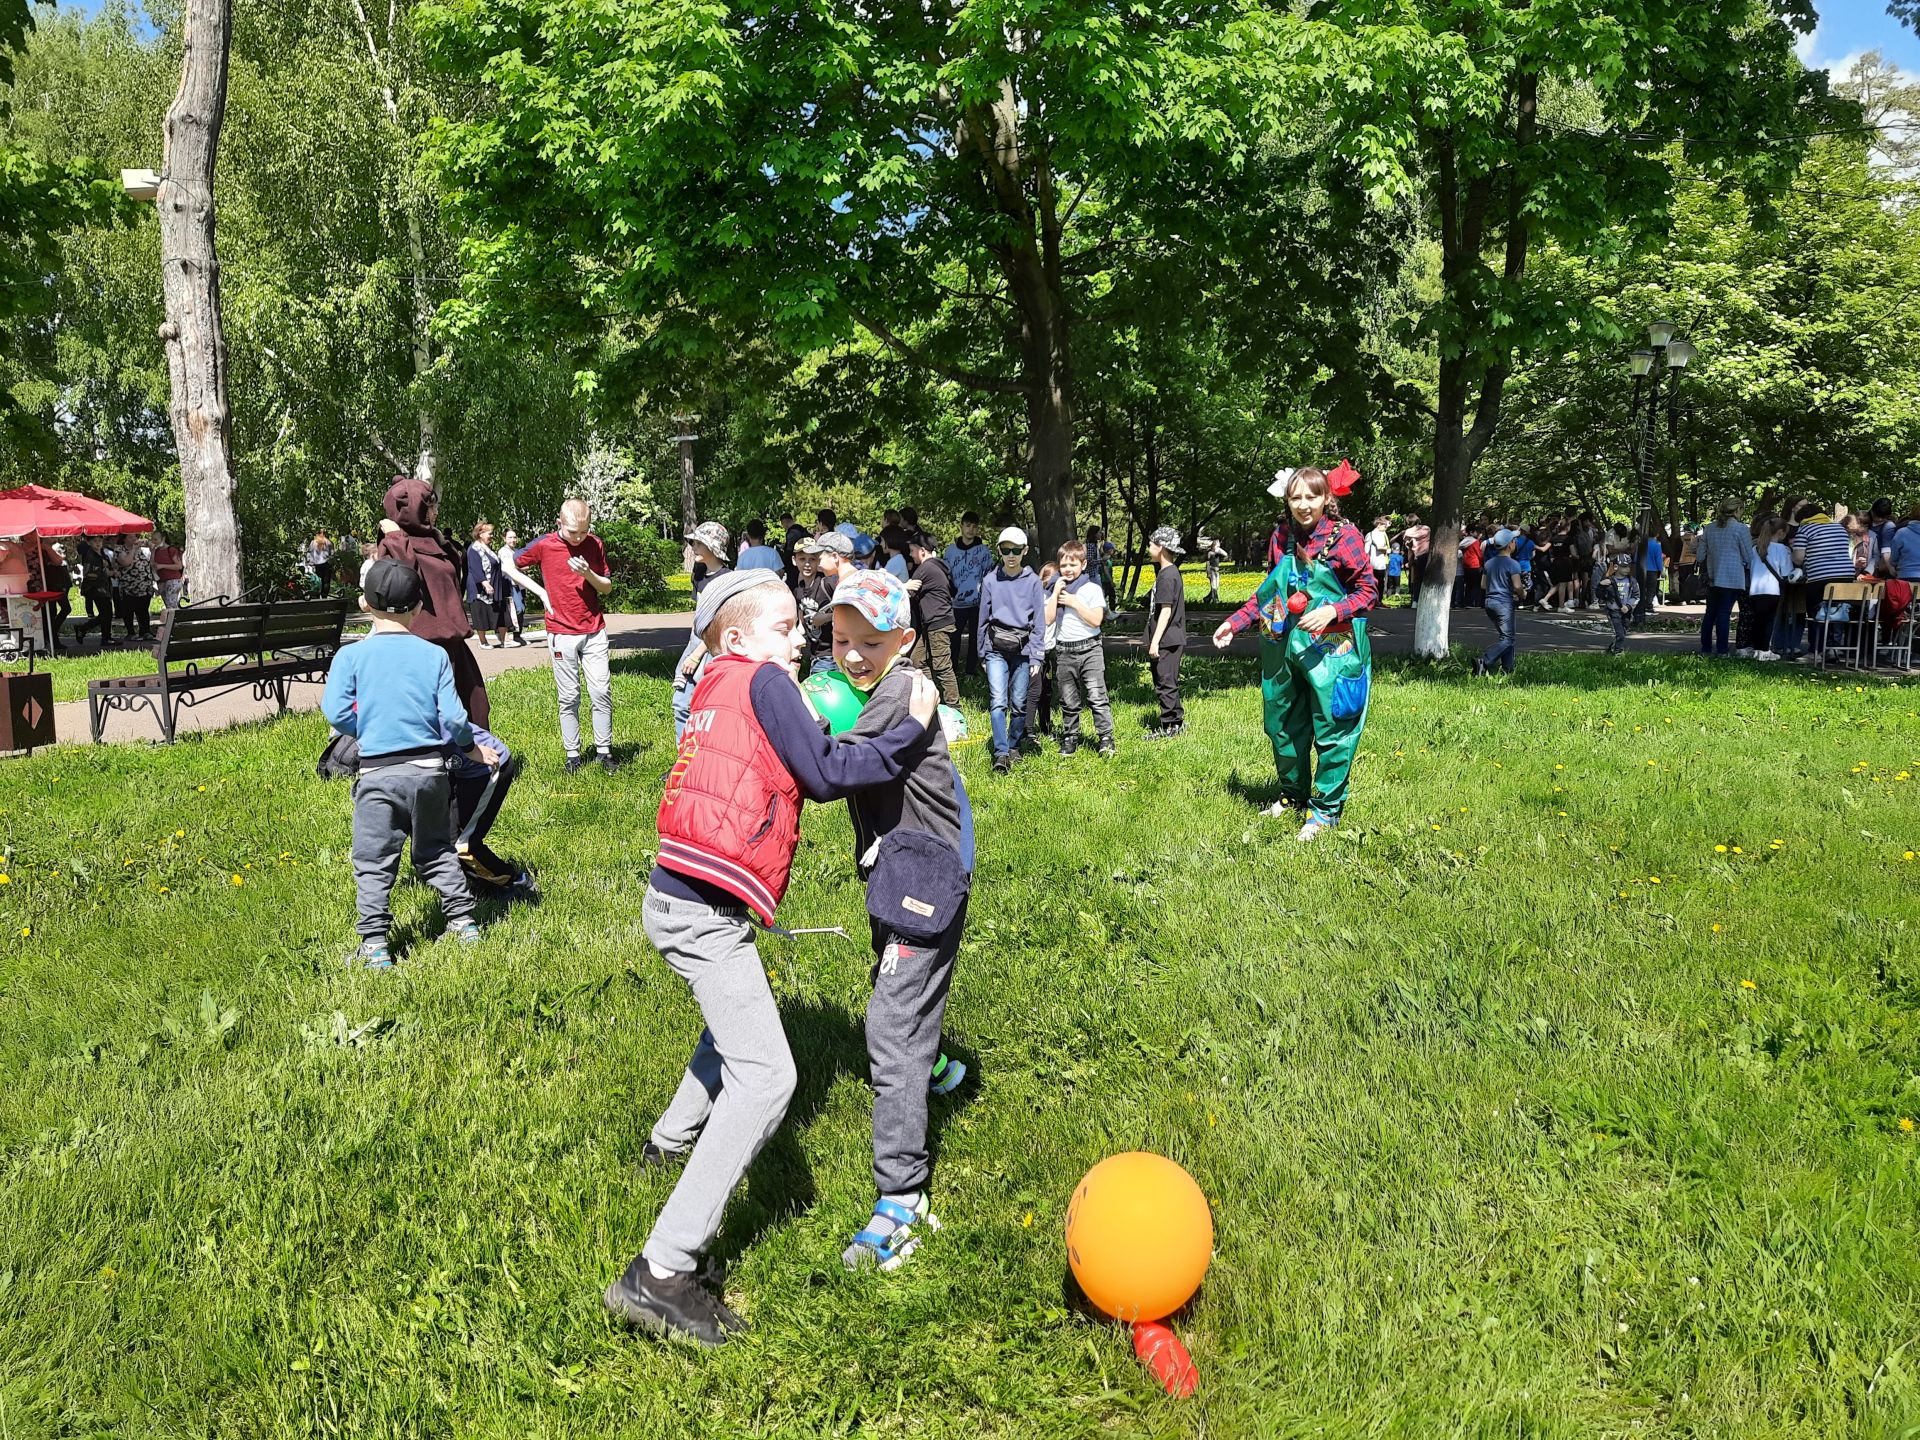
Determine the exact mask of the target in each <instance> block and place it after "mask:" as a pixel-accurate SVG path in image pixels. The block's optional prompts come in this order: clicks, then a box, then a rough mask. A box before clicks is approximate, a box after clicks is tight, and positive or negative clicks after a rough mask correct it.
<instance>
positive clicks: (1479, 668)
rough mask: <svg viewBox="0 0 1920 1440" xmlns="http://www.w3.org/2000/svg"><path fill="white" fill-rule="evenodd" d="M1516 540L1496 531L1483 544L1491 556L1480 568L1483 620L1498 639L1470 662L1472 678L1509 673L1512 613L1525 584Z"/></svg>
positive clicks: (1503, 532) (1510, 665)
mask: <svg viewBox="0 0 1920 1440" xmlns="http://www.w3.org/2000/svg"><path fill="white" fill-rule="evenodd" d="M1519 539H1520V537H1519V536H1518V535H1516V534H1514V533H1513V531H1511V530H1496V531H1495V532H1494V535H1493V538H1492V539H1491V540H1489V541H1488V542H1487V544H1486V549H1488V550H1491V551H1492V552H1493V554H1492V555H1491V556H1490V557H1489V558H1488V559H1487V561H1486V562H1485V564H1484V565H1483V566H1482V567H1481V570H1482V574H1484V575H1485V577H1486V582H1487V619H1489V620H1491V621H1492V622H1493V628H1494V629H1495V630H1496V631H1498V632H1499V637H1498V638H1497V639H1496V640H1495V641H1494V642H1493V644H1492V645H1490V646H1488V647H1487V653H1486V654H1484V655H1482V656H1481V657H1480V658H1479V659H1478V660H1476V661H1474V662H1473V673H1474V674H1475V675H1491V674H1492V673H1493V672H1494V671H1495V670H1496V669H1497V670H1500V671H1502V672H1503V673H1505V674H1508V675H1511V674H1512V673H1513V663H1514V640H1513V612H1514V609H1515V607H1517V606H1518V605H1519V604H1520V603H1521V597H1522V596H1523V595H1525V593H1526V590H1525V586H1526V583H1527V572H1526V570H1525V569H1524V568H1523V567H1522V566H1521V564H1520V562H1519V560H1517V559H1515V558H1514V553H1513V551H1514V546H1515V544H1516V543H1517V542H1518V541H1519ZM1483 553H1484V552H1483Z"/></svg>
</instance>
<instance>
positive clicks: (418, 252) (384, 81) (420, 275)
mask: <svg viewBox="0 0 1920 1440" xmlns="http://www.w3.org/2000/svg"><path fill="white" fill-rule="evenodd" d="M353 15H354V19H355V20H357V21H359V23H360V35H361V38H362V39H364V40H365V41H366V42H367V57H368V58H369V59H370V60H372V61H373V74H374V79H375V80H376V81H377V82H378V84H379V86H380V103H381V106H382V108H383V109H385V111H386V112H387V121H388V123H389V124H391V125H392V126H393V129H394V134H395V135H397V136H398V137H399V141H400V153H401V155H402V156H403V157H406V158H407V160H408V163H409V165H410V164H411V158H412V147H411V145H409V144H408V138H409V137H408V135H407V128H406V126H405V125H404V124H403V123H402V121H401V116H400V97H399V94H398V92H397V91H396V90H395V89H394V80H393V74H392V68H393V67H392V66H391V64H389V62H388V60H387V59H386V58H384V57H383V56H382V55H381V53H380V42H379V39H378V37H377V36H375V34H374V33H373V22H372V21H371V20H370V19H368V17H367V9H366V6H365V5H364V4H362V3H361V0H353ZM398 24H399V17H398V15H397V13H396V11H395V8H394V6H393V5H392V4H391V3H390V4H389V5H388V7H387V47H388V53H389V55H390V54H391V53H392V48H393V45H394V32H395V29H396V27H397V26H398ZM411 180H412V176H411V174H403V175H402V176H401V177H400V194H399V197H398V198H399V201H400V208H401V209H402V210H403V211H405V212H406V217H407V261H408V264H409V265H410V266H411V269H412V276H413V381H414V385H415V387H416V392H417V393H416V396H415V401H414V415H415V418H416V420H417V422H418V425H419V449H418V450H417V451H416V452H415V454H414V460H413V478H414V479H416V480H420V481H424V482H425V483H426V484H429V485H431V484H433V483H434V473H435V471H436V469H437V468H438V450H439V431H438V427H437V425H436V423H435V421H434V416H433V409H432V407H431V406H430V405H429V404H428V403H427V398H426V395H425V394H424V390H423V388H422V387H424V386H425V384H426V379H427V373H428V372H429V371H430V370H432V368H433V297H432V295H431V294H430V293H429V292H428V289H427V246H426V239H425V235H424V232H423V231H422V228H421V225H420V199H419V196H418V195H417V194H415V193H414V190H413V186H412V184H411Z"/></svg>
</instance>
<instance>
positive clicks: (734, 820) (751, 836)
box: [656, 655, 800, 925]
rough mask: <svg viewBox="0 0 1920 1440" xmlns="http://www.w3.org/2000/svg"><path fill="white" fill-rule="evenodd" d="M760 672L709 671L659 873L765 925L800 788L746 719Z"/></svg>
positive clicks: (735, 666)
mask: <svg viewBox="0 0 1920 1440" xmlns="http://www.w3.org/2000/svg"><path fill="white" fill-rule="evenodd" d="M761 663H762V662H759V661H754V660H749V659H747V658H746V657H745V656H743V655H722V656H720V657H718V658H717V659H714V660H711V661H709V662H708V663H707V670H706V674H704V675H702V676H701V677H700V683H699V684H698V685H696V686H695V687H694V690H693V713H692V714H691V715H690V716H689V717H688V720H687V729H686V734H685V735H684V736H683V737H682V738H681V741H680V758H679V759H677V760H676V761H674V765H673V769H672V770H671V771H669V772H668V774H667V790H666V794H664V795H662V796H661V797H660V815H659V819H658V820H657V822H656V823H657V825H658V827H659V831H660V854H659V857H658V858H659V862H660V864H662V865H664V866H665V867H666V868H667V869H669V870H672V871H674V872H675V873H676V874H679V875H685V876H688V877H689V878H691V879H694V880H705V881H707V882H709V883H710V884H714V885H718V886H719V887H720V888H721V889H723V890H725V891H727V893H728V894H731V895H737V896H739V897H740V898H741V899H742V900H743V901H745V902H746V904H747V906H748V907H749V908H750V909H751V910H752V911H753V913H754V914H756V915H758V916H759V917H760V920H761V922H762V923H763V924H768V925H770V924H772V923H773V912H774V908H775V907H776V906H777V905H779V903H780V897H781V896H782V895H784V894H786V893H787V877H788V875H789V873H790V872H791V871H792V869H793V851H794V847H795V845H797V844H798V843H799V840H800V786H799V783H798V782H797V781H795V780H794V778H793V775H792V773H791V772H790V771H789V770H788V769H787V767H786V766H785V765H783V764H781V763H780V756H779V754H778V753H777V752H776V751H775V750H774V748H773V742H772V741H770V740H768V739H767V734H766V731H764V730H762V729H761V728H760V722H759V720H758V719H756V718H755V716H754V713H753V700H752V697H751V696H750V695H749V693H748V691H749V687H751V685H752V684H753V677H754V674H755V672H757V671H758V670H759V668H760V665H761Z"/></svg>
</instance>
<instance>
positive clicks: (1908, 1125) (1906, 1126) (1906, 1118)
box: [1900, 1115, 1913, 1135]
mask: <svg viewBox="0 0 1920 1440" xmlns="http://www.w3.org/2000/svg"><path fill="white" fill-rule="evenodd" d="M1900 1128H1901V1130H1903V1131H1904V1132H1905V1133H1907V1134H1908V1135H1911V1134H1912V1133H1913V1117H1912V1116H1911V1115H1902V1116H1901V1117H1900Z"/></svg>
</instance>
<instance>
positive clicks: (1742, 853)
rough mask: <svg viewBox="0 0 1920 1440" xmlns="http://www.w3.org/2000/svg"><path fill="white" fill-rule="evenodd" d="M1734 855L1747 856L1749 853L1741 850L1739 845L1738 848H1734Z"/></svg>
mask: <svg viewBox="0 0 1920 1440" xmlns="http://www.w3.org/2000/svg"><path fill="white" fill-rule="evenodd" d="M1733 853H1734V854H1736V855H1744V854H1746V853H1747V852H1746V851H1744V850H1742V849H1741V848H1740V847H1739V846H1738V845H1736V846H1734V847H1733Z"/></svg>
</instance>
